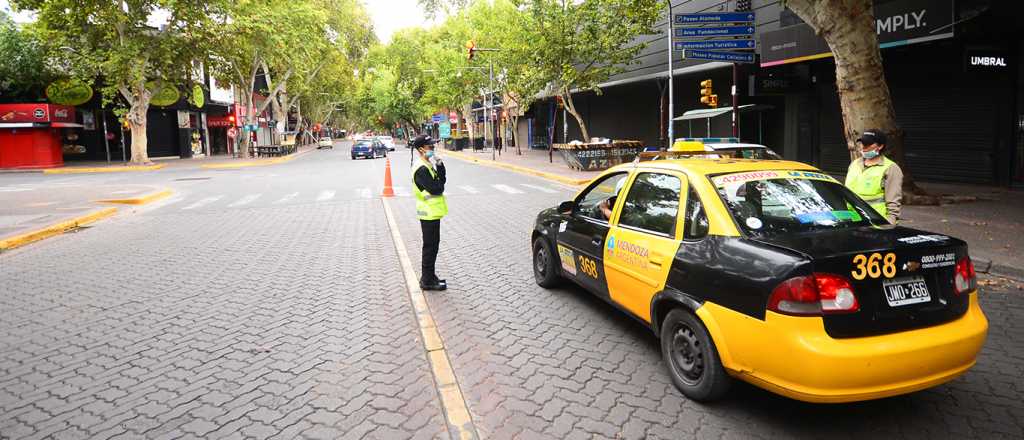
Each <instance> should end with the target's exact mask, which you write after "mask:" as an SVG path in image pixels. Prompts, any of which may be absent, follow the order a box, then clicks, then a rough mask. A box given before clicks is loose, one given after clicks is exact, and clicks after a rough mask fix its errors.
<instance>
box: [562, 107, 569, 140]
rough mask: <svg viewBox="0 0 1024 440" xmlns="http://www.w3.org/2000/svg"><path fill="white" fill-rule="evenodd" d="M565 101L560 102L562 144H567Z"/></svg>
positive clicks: (567, 123)
mask: <svg viewBox="0 0 1024 440" xmlns="http://www.w3.org/2000/svg"><path fill="white" fill-rule="evenodd" d="M565 105H566V104H565V100H564V99H563V100H562V143H563V144H568V143H569V116H568V115H567V114H566V111H565Z"/></svg>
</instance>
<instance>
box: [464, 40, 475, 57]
mask: <svg viewBox="0 0 1024 440" xmlns="http://www.w3.org/2000/svg"><path fill="white" fill-rule="evenodd" d="M466 49H467V50H468V51H469V58H468V59H469V60H470V61H473V54H474V53H476V43H474V42H473V40H469V41H467V42H466Z"/></svg>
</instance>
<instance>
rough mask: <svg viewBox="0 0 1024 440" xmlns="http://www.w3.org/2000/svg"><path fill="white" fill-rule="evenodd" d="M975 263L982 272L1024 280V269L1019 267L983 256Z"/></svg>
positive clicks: (976, 267)
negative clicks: (996, 261)
mask: <svg viewBox="0 0 1024 440" xmlns="http://www.w3.org/2000/svg"><path fill="white" fill-rule="evenodd" d="M974 265H975V269H976V270H977V271H978V272H981V273H987V274H990V275H997V276H1001V277H1005V278H1013V279H1015V280H1020V281H1024V269H1021V268H1019V267H1013V266H1007V265H1005V264H999V263H995V262H993V261H992V260H985V259H981V258H979V259H976V260H974Z"/></svg>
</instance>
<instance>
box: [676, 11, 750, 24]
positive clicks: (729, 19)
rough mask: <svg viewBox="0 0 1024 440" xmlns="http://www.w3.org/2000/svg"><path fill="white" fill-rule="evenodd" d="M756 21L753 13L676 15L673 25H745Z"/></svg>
mask: <svg viewBox="0 0 1024 440" xmlns="http://www.w3.org/2000/svg"><path fill="white" fill-rule="evenodd" d="M751 21H754V13H753V12H723V13H712V14H675V16H674V17H673V20H672V23H673V24H707V23H743V22H751Z"/></svg>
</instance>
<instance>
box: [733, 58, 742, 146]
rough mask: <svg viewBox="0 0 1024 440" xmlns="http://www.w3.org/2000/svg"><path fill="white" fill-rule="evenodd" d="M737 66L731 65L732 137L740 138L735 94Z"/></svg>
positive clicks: (737, 98) (738, 112)
mask: <svg viewBox="0 0 1024 440" xmlns="http://www.w3.org/2000/svg"><path fill="white" fill-rule="evenodd" d="M736 66H737V64H736V63H732V137H739V136H740V120H739V114H740V110H739V100H740V98H739V95H738V94H737V93H736V80H737V78H738V75H739V74H738V73H737V70H738V69H737V68H736Z"/></svg>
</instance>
